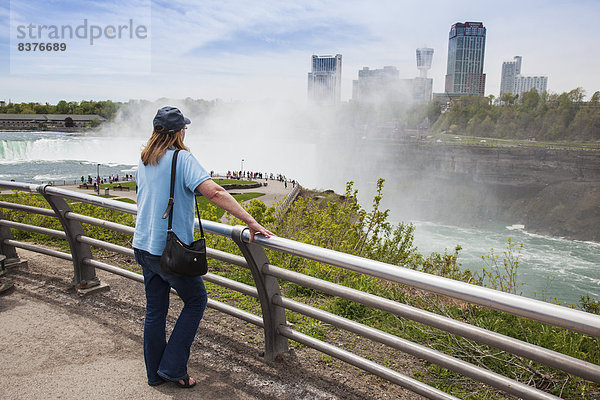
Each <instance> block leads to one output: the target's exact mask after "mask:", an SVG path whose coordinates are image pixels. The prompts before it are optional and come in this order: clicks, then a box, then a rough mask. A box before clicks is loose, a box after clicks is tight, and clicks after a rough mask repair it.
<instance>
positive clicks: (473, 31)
mask: <svg viewBox="0 0 600 400" xmlns="http://www.w3.org/2000/svg"><path fill="white" fill-rule="evenodd" d="M485 37H486V29H485V27H484V26H483V23H482V22H465V23H464V24H463V23H460V22H457V23H456V24H454V25H452V27H451V28H450V34H449V40H448V67H447V72H446V85H445V90H446V93H448V94H449V95H450V96H451V97H456V96H461V95H479V96H483V95H484V94H485V74H484V73H483V60H484V56H485Z"/></svg>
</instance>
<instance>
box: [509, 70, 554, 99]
mask: <svg viewBox="0 0 600 400" xmlns="http://www.w3.org/2000/svg"><path fill="white" fill-rule="evenodd" d="M531 89H535V90H537V92H538V93H542V92H545V91H547V90H548V77H547V76H520V75H518V76H517V77H516V78H515V94H518V95H521V94H522V93H525V92H529V91H530V90H531Z"/></svg>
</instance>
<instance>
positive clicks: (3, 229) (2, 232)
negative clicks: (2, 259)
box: [0, 211, 19, 262]
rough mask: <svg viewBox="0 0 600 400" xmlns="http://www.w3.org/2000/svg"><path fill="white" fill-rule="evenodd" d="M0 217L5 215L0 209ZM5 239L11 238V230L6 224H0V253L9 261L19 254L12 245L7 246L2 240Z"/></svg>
mask: <svg viewBox="0 0 600 400" xmlns="http://www.w3.org/2000/svg"><path fill="white" fill-rule="evenodd" d="M0 219H6V217H5V216H4V213H2V211H0ZM6 239H10V240H12V239H13V235H12V232H11V231H10V228H9V227H8V226H4V225H1V226H0V254H3V255H5V256H6V259H7V262H9V260H12V259H15V260H18V259H19V256H18V254H17V250H16V249H15V247H14V246H9V245H7V244H5V243H4V240H6Z"/></svg>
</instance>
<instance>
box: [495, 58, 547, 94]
mask: <svg viewBox="0 0 600 400" xmlns="http://www.w3.org/2000/svg"><path fill="white" fill-rule="evenodd" d="M522 61H523V58H522V57H521V56H515V57H514V61H504V62H503V63H502V78H501V81H500V96H502V95H503V94H504V93H512V94H516V95H520V94H521V93H524V92H528V91H530V90H531V89H535V90H537V91H538V93H542V92H545V91H546V90H548V77H547V76H523V75H521V64H522Z"/></svg>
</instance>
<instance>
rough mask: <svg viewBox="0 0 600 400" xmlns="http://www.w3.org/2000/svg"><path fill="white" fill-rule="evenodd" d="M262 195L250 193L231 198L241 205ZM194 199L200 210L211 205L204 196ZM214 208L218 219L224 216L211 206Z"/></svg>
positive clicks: (219, 208) (223, 211)
mask: <svg viewBox="0 0 600 400" xmlns="http://www.w3.org/2000/svg"><path fill="white" fill-rule="evenodd" d="M264 195H265V194H264V193H257V192H252V193H241V194H234V195H233V198H234V199H236V200H237V201H238V203H242V202H244V201H248V200H252V199H255V198H257V197H261V196H264ZM196 199H197V201H198V208H200V209H201V210H205V209H206V208H207V206H208V204H211V205H212V203H210V202H209V201H208V200H207V199H206V197H204V196H196ZM213 206H214V207H216V209H217V217H219V219H220V218H221V217H222V216H223V214H225V210H223V209H222V208H221V207H217V206H215V205H213Z"/></svg>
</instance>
